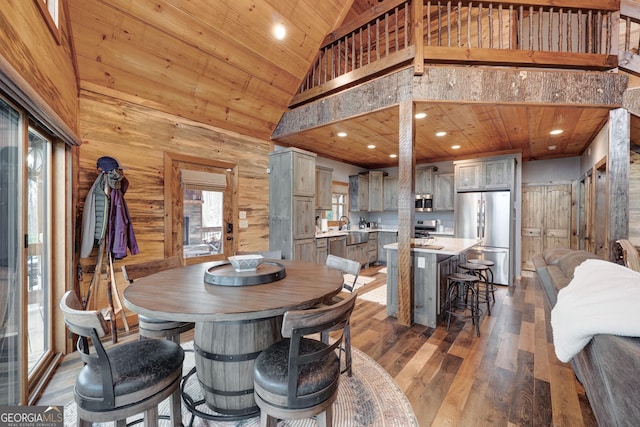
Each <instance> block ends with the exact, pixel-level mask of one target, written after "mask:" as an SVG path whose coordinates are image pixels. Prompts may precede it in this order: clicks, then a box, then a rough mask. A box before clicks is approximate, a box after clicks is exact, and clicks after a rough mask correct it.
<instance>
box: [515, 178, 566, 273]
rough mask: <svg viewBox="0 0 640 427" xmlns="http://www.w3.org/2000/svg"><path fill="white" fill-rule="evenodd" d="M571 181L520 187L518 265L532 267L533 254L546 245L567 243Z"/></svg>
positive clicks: (563, 245)
mask: <svg viewBox="0 0 640 427" xmlns="http://www.w3.org/2000/svg"><path fill="white" fill-rule="evenodd" d="M570 238H571V184H555V185H531V186H524V187H523V189H522V269H523V270H533V269H534V268H533V262H532V259H533V256H534V255H535V254H539V253H542V251H544V250H545V249H547V248H553V247H560V248H569V247H571V240H570Z"/></svg>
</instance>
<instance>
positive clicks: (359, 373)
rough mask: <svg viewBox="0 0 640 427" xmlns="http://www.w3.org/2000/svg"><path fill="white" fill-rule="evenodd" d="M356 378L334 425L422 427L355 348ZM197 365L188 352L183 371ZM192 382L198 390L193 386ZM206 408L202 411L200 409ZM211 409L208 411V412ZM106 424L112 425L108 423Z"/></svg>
mask: <svg viewBox="0 0 640 427" xmlns="http://www.w3.org/2000/svg"><path fill="white" fill-rule="evenodd" d="M183 347H184V348H185V349H193V342H187V343H183ZM352 356H353V364H352V369H353V376H352V377H349V376H348V375H346V374H343V375H342V376H341V377H340V386H339V389H338V399H337V400H336V402H335V403H334V405H333V425H335V426H340V427H357V426H370V427H411V426H415V427H418V421H417V419H416V417H415V415H414V412H413V409H412V408H411V404H410V403H409V401H408V400H407V398H406V396H405V395H404V394H403V393H402V390H400V388H399V387H398V385H397V384H396V382H395V381H394V380H393V378H392V377H391V376H390V375H389V374H388V373H387V372H386V371H385V370H384V369H383V368H382V367H381V366H380V365H379V364H378V363H376V362H375V361H374V360H373V359H371V358H370V357H369V356H367V355H366V354H365V353H363V352H362V351H360V350H358V349H357V348H355V347H352ZM193 366H194V357H193V352H192V351H187V352H185V360H184V365H183V372H184V374H185V375H186V374H187V373H188V372H189V371H190V370H191V368H192V367H193ZM191 383H193V384H194V385H195V387H191V385H190V384H191ZM187 386H188V387H191V388H192V389H193V390H194V391H192V390H189V391H190V392H191V393H193V394H192V397H193V398H194V399H196V400H197V399H199V398H201V395H199V396H196V395H195V394H196V393H199V392H200V391H199V390H200V389H199V385H198V382H197V381H196V380H195V379H194V380H193V381H190V382H188V383H187ZM168 408H169V404H168V400H166V401H164V402H162V403H161V404H160V407H159V413H160V414H168V413H169V409H168ZM200 409H202V408H200ZM205 410H208V409H205ZM141 417H142V416H141V415H139V416H136V417H131V418H129V419H127V423H131V422H132V421H135V420H136V419H139V418H141ZM190 420H191V413H190V412H189V411H188V410H187V409H186V408H185V406H184V404H183V405H182V423H183V424H184V425H185V426H187V425H188V424H189V422H190ZM64 421H65V427H71V426H75V425H76V403H75V402H73V401H72V402H69V403H67V404H66V405H65V406H64ZM164 424H167V425H168V421H161V422H160V425H164ZM98 425H103V424H94V426H98ZM104 425H111V423H105V424H104ZM193 425H194V426H197V427H202V426H214V427H231V426H234V427H254V426H255V427H257V426H259V425H260V418H259V417H255V418H251V419H248V420H243V421H237V422H215V421H208V420H204V419H201V418H195V420H194V422H193ZM278 426H279V427H283V426H295V427H307V426H308V427H316V426H317V423H316V421H315V420H314V419H311V418H309V419H304V420H289V421H281V422H280V423H278Z"/></svg>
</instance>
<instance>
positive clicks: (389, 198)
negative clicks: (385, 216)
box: [382, 176, 398, 211]
mask: <svg viewBox="0 0 640 427" xmlns="http://www.w3.org/2000/svg"><path fill="white" fill-rule="evenodd" d="M382 197H383V199H384V201H383V203H382V204H383V208H384V210H385V211H397V210H398V178H397V177H395V176H385V177H384V179H383V183H382Z"/></svg>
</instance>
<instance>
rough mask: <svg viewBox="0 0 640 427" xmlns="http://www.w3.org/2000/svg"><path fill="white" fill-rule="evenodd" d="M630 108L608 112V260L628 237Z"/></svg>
mask: <svg viewBox="0 0 640 427" xmlns="http://www.w3.org/2000/svg"><path fill="white" fill-rule="evenodd" d="M630 120H631V118H630V117H629V112H628V111H627V110H626V109H624V108H618V109H616V110H611V111H610V112H609V150H608V151H609V155H608V162H609V165H608V167H607V177H608V184H609V185H608V187H609V188H608V193H609V208H608V209H609V213H608V218H609V224H608V225H609V230H608V233H607V234H608V236H609V241H608V246H609V253H608V256H609V258H608V259H609V260H610V261H615V256H616V253H615V252H616V241H617V240H620V239H626V238H628V237H629V157H630V142H629V139H630V124H629V123H630Z"/></svg>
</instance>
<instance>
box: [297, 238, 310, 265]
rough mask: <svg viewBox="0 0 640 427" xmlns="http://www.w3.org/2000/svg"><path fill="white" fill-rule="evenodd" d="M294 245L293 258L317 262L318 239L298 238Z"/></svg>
mask: <svg viewBox="0 0 640 427" xmlns="http://www.w3.org/2000/svg"><path fill="white" fill-rule="evenodd" d="M293 247H294V258H293V259H295V260H298V261H305V262H316V239H313V238H312V239H296V240H294V241H293Z"/></svg>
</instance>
